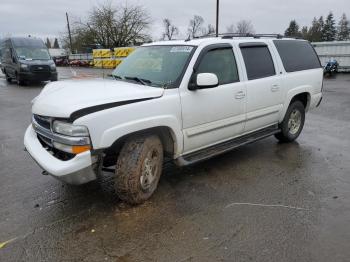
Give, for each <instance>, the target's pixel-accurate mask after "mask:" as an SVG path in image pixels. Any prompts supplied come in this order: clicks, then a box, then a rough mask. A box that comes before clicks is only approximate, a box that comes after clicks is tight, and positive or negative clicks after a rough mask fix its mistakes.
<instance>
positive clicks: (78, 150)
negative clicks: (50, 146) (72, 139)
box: [72, 145, 91, 155]
mask: <svg viewBox="0 0 350 262" xmlns="http://www.w3.org/2000/svg"><path fill="white" fill-rule="evenodd" d="M90 149H91V146H90V145H86V146H72V154H75V155H77V154H80V153H83V152H85V151H89V150H90Z"/></svg>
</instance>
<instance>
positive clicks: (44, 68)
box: [30, 65, 50, 73]
mask: <svg viewBox="0 0 350 262" xmlns="http://www.w3.org/2000/svg"><path fill="white" fill-rule="evenodd" d="M30 70H31V71H32V72H33V73H49V72H50V67H49V66H48V65H32V66H31V67H30Z"/></svg>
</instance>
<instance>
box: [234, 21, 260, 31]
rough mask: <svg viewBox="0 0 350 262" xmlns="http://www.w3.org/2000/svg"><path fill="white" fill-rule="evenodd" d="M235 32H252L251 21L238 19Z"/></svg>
mask: <svg viewBox="0 0 350 262" xmlns="http://www.w3.org/2000/svg"><path fill="white" fill-rule="evenodd" d="M236 33H238V34H254V33H255V30H254V26H253V24H252V22H251V21H249V20H240V21H239V22H238V23H237V30H236Z"/></svg>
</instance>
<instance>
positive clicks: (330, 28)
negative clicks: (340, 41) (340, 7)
mask: <svg viewBox="0 0 350 262" xmlns="http://www.w3.org/2000/svg"><path fill="white" fill-rule="evenodd" d="M336 36H337V29H336V27H335V20H334V16H333V13H332V12H329V14H328V16H327V18H326V20H325V22H324V26H323V30H322V40H323V41H334V40H335V38H336Z"/></svg>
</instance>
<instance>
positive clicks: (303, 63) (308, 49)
mask: <svg viewBox="0 0 350 262" xmlns="http://www.w3.org/2000/svg"><path fill="white" fill-rule="evenodd" d="M273 42H274V44H275V46H276V48H277V51H278V53H279V54H280V56H281V59H282V62H283V65H284V68H285V69H286V71H287V72H295V71H301V70H307V69H314V68H320V67H321V64H320V60H319V59H318V57H317V54H316V52H315V50H314V49H313V47H312V46H311V44H310V43H309V42H307V41H298V40H274V41H273Z"/></svg>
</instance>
